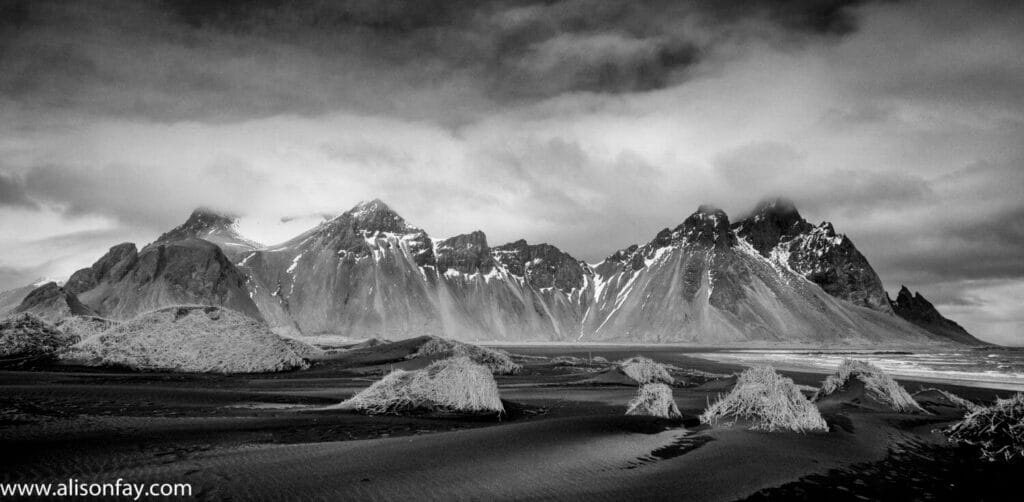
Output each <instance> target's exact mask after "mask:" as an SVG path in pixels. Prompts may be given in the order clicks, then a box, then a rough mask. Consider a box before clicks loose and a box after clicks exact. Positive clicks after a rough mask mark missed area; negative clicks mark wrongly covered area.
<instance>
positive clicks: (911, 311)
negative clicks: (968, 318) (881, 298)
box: [892, 286, 985, 345]
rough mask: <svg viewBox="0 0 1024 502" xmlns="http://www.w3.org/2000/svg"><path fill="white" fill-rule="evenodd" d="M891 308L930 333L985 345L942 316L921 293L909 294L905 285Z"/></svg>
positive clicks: (958, 340)
mask: <svg viewBox="0 0 1024 502" xmlns="http://www.w3.org/2000/svg"><path fill="white" fill-rule="evenodd" d="M892 309H893V311H895V312H896V315H898V316H900V317H902V318H903V319H906V320H907V321H910V322H911V323H913V324H915V325H916V326H918V327H920V328H922V329H924V330H927V331H929V332H931V333H935V334H938V335H941V336H943V337H944V338H948V339H950V340H954V341H956V342H960V343H965V344H968V345H985V342H982V341H981V340H978V339H977V338H975V337H974V336H972V335H971V334H970V333H968V332H967V330H966V329H964V328H963V327H962V326H960V325H959V324H957V323H955V322H953V321H951V320H949V319H946V318H945V317H943V315H942V314H940V313H939V311H938V310H936V309H935V306H934V305H932V304H931V302H929V301H928V300H926V299H925V298H924V297H923V296H921V293H914V294H911V293H910V290H909V289H907V287H906V286H902V287H900V292H899V293H898V294H897V295H896V301H894V302H892Z"/></svg>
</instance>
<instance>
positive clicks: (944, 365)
mask: <svg viewBox="0 0 1024 502" xmlns="http://www.w3.org/2000/svg"><path fill="white" fill-rule="evenodd" d="M687 355H688V356H691V357H700V358H704V359H710V360H713V361H719V362H724V363H736V364H743V365H747V366H753V365H759V364H768V365H771V366H774V367H776V368H779V369H788V370H793V371H810V372H817V373H830V372H831V371H832V370H834V369H835V368H836V367H837V366H839V363H841V362H842V361H843V359H846V358H852V359H861V360H866V361H869V362H871V363H872V364H874V365H876V366H878V367H880V368H882V369H883V370H885V371H886V372H888V373H889V374H891V375H893V376H895V377H897V378H906V379H912V380H923V381H933V382H944V383H950V384H957V385H966V386H972V387H985V388H991V389H1003V390H1009V391H1024V348H1005V347H998V348H981V349H961V350H945V351H914V352H910V351H907V352H904V351H867V350H863V351H858V350H852V351H850V350H843V351H839V350H836V351H818V350H775V349H764V350H720V351H719V350H716V351H710V352H699V353H688V354H687Z"/></svg>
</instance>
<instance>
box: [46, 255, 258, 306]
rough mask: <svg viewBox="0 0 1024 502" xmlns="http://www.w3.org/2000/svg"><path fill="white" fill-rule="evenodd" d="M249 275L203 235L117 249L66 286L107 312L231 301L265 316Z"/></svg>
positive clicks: (74, 277) (221, 304) (226, 304)
mask: <svg viewBox="0 0 1024 502" xmlns="http://www.w3.org/2000/svg"><path fill="white" fill-rule="evenodd" d="M246 281H247V278H246V277H245V276H244V275H243V274H242V273H241V272H239V271H238V269H237V268H236V267H235V266H234V265H233V264H232V263H231V260H229V259H228V257H227V256H226V255H225V254H224V253H223V252H222V251H221V249H220V248H219V247H218V246H217V245H216V244H213V243H211V242H208V241H205V240H202V239H195V238H189V239H183V240H177V241H169V242H157V243H154V244H151V245H149V246H146V247H145V248H143V250H142V251H141V252H137V251H136V248H135V245H134V244H121V245H119V246H115V247H113V248H111V250H110V252H108V253H107V254H106V255H104V256H103V257H102V258H100V259H99V260H98V261H97V262H96V263H95V264H94V265H93V266H92V267H90V268H87V269H82V270H80V271H78V272H76V273H75V274H74V275H73V276H72V278H71V280H69V281H68V285H67V286H66V287H65V288H64V289H66V290H67V291H68V292H69V293H71V294H75V295H77V296H78V298H79V299H80V300H81V301H82V303H83V304H85V305H86V306H87V307H89V308H90V309H92V310H94V311H95V312H97V313H99V314H100V315H103V316H110V317H114V318H130V317H134V316H135V315H137V314H140V313H142V312H145V311H148V310H153V309H156V308H161V307H166V306H170V305H179V304H201V305H216V306H226V307H229V308H232V309H234V310H237V311H239V312H242V313H244V314H247V315H250V316H252V317H255V318H260V313H259V311H258V309H257V308H256V306H255V304H253V302H252V300H251V299H250V298H249V297H248V294H247V293H246V288H245V283H246Z"/></svg>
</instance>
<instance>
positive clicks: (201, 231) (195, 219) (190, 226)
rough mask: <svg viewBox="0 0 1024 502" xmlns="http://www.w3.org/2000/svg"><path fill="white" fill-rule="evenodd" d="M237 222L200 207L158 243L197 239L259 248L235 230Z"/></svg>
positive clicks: (158, 240)
mask: <svg viewBox="0 0 1024 502" xmlns="http://www.w3.org/2000/svg"><path fill="white" fill-rule="evenodd" d="M237 222H238V217H236V216H235V215H232V214H228V213H223V212H219V211H216V210H214V209H210V208H208V207H199V208H196V209H195V210H194V211H192V214H191V215H189V217H188V219H187V220H185V223H182V224H181V225H178V226H177V227H174V228H173V229H172V230H170V231H169V232H166V233H164V234H163V235H161V236H160V237H159V238H158V239H157V240H156V242H169V241H178V240H183V239H189V238H193V237H195V238H199V239H207V240H211V241H214V242H216V243H225V242H232V243H236V244H239V245H246V246H248V247H257V246H258V244H256V243H255V242H252V241H249V240H247V239H245V238H243V237H242V236H241V235H239V234H238V232H237V231H236V230H235V224H236V223H237Z"/></svg>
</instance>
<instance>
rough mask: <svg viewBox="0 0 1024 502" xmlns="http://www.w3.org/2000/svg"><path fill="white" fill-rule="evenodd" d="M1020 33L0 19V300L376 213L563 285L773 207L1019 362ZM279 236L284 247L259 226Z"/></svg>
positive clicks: (388, 12) (687, 14) (1023, 13)
mask: <svg viewBox="0 0 1024 502" xmlns="http://www.w3.org/2000/svg"><path fill="white" fill-rule="evenodd" d="M1021 26H1024V4H1022V3H1021V2H1013V1H1006V2H997V1H986V0H974V1H967V0H964V1H962V2H953V1H920V2H899V1H887V2H866V1H865V2H848V1H832V0H820V1H819V0H803V1H793V2H782V1H771V0H762V1H738V0H717V1H701V0H694V1H692V2H686V1H676V0H664V1H659V0H655V1H640V0H575V1H532V0H521V1H520V0H508V1H485V0H480V1H462V0H409V1H401V0H352V1H347V2H346V1H339V2H328V1H317V0H309V1H303V0H297V1H290V2H289V1H284V0H258V1H253V2H245V1H241V0H232V1H222V2H216V1H205V0H167V1H156V0H153V1H148V0H123V1H117V0H111V1H103V0H96V1H88V2H85V1H83V2H66V1H46V0H24V1H9V0H0V249H2V251H0V289H7V288H10V287H15V286H20V285H24V284H27V283H30V282H32V281H33V280H35V279H37V278H40V277H53V278H58V279H60V278H64V277H66V276H67V275H68V274H70V272H72V271H74V270H75V269H77V268H80V267H82V266H87V265H89V264H91V263H92V261H94V260H95V259H96V258H97V257H99V256H100V255H101V254H102V253H103V252H104V251H105V250H106V248H108V247H109V246H111V245H113V244H115V243H118V242H122V241H134V242H138V243H146V242H149V241H151V240H153V239H154V238H155V237H156V236H157V235H159V233H161V232H162V231H165V230H167V229H169V228H170V227H172V226H174V225H176V224H178V223H180V222H181V221H183V220H184V219H185V218H186V217H187V215H188V213H189V212H190V211H191V209H192V208H193V207H195V206H199V205H206V206H212V207H216V208H219V209H223V210H227V211H232V212H235V213H238V214H242V215H245V217H246V218H245V220H244V225H243V227H244V228H245V229H246V230H248V231H249V233H250V234H251V236H253V237H255V238H257V239H262V240H264V241H267V242H272V241H275V240H283V238H284V237H286V234H287V233H288V232H293V231H294V232H297V231H298V230H300V228H298V227H299V226H301V225H311V224H313V223H314V222H315V220H316V218H317V217H318V215H322V214H336V213H339V212H341V211H343V210H345V209H347V208H349V207H351V206H352V205H354V204H355V203H356V202H358V201H359V200H363V199H370V198H375V197H379V198H381V199H383V200H385V201H387V202H388V203H389V204H390V205H392V207H394V208H395V209H396V210H397V211H399V212H400V213H402V214H403V215H405V216H406V218H407V219H408V220H410V222H411V223H413V224H415V225H418V226H420V227H422V228H424V229H426V230H427V231H428V232H429V233H431V234H432V235H434V236H439V237H444V236H449V235H454V234H458V233H463V232H468V231H471V230H474V229H482V230H484V231H485V232H486V233H487V235H488V237H489V240H490V241H491V242H492V244H498V243H502V242H505V241H508V240H512V239H517V238H520V237H523V238H526V239H527V240H529V241H546V242H550V243H552V244H555V245H557V246H559V247H561V248H563V249H565V250H566V251H568V252H570V253H572V254H574V255H576V256H578V257H580V258H583V259H587V260H590V261H596V260H599V259H600V258H603V257H604V256H607V255H608V254H610V253H611V252H613V251H614V250H615V249H618V248H621V247H624V246H626V245H629V244H631V243H634V242H646V241H647V240H649V239H650V238H651V236H653V235H654V233H656V232H657V231H658V230H659V229H661V228H663V227H667V226H674V225H676V224H678V223H679V222H680V221H682V220H683V219H684V218H685V217H686V215H688V214H689V213H691V212H692V211H693V210H694V209H695V208H696V207H697V206H698V205H699V204H701V203H705V202H710V203H714V204H716V205H718V206H720V207H722V208H724V209H725V210H726V211H727V212H729V213H730V214H731V215H733V216H741V215H742V214H743V213H744V211H748V210H749V209H750V208H751V207H752V206H753V205H754V204H755V203H756V202H757V201H758V200H759V199H762V198H764V197H766V196H773V195H784V196H788V197H790V198H792V199H794V200H795V201H796V202H797V204H798V206H799V207H800V209H801V211H802V212H803V213H804V215H805V216H806V217H807V218H808V219H810V220H812V221H814V222H817V221H820V220H830V221H832V222H834V223H835V225H836V228H837V229H838V230H839V231H841V232H844V233H846V234H847V235H849V236H850V237H851V238H852V239H853V240H854V242H855V243H856V244H857V246H858V247H859V248H860V249H861V251H862V252H864V253H865V254H866V255H867V256H868V258H869V259H870V260H871V262H872V264H873V265H874V266H875V268H876V269H877V270H878V272H879V273H880V275H881V276H882V278H883V280H884V282H885V285H886V287H887V288H888V289H889V290H890V291H891V292H894V291H895V290H896V289H897V288H899V286H900V285H901V284H906V285H907V286H908V287H910V288H911V289H913V290H920V291H921V292H922V293H923V294H924V295H925V296H926V297H928V298H930V299H931V300H933V301H934V302H935V303H936V304H937V305H938V306H939V308H940V309H941V310H942V311H943V312H944V313H945V314H946V315H947V316H949V317H952V318H954V319H955V320H957V321H959V322H961V323H962V324H963V325H965V326H966V327H967V328H968V329H969V330H970V331H972V332H974V333H975V334H977V335H979V336H980V337H982V338H984V339H987V340H992V341H997V342H1002V343H1015V344H1024V309H1022V308H1021V307H1022V306H1024V252H1022V251H1024V196H1022V195H1024V59H1022V58H1024V56H1022V54H1024V30H1021V29H1020V27H1021ZM281 218H291V219H292V220H290V221H292V222H293V224H291V225H282V224H281V223H280V220H281Z"/></svg>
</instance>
